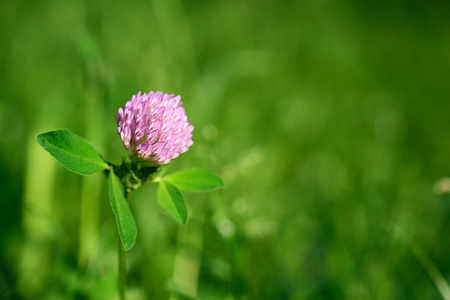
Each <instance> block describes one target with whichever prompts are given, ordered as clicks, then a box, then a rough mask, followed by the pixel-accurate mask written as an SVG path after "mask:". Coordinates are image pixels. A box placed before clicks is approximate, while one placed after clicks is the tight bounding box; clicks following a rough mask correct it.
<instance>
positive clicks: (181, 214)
mask: <svg viewBox="0 0 450 300" xmlns="http://www.w3.org/2000/svg"><path fill="white" fill-rule="evenodd" d="M158 203H159V205H160V206H161V208H162V209H164V210H165V211H166V212H167V213H168V214H169V215H171V216H172V217H173V218H174V219H175V220H177V221H178V223H180V224H181V225H186V220H187V210H186V203H185V202H184V199H183V196H182V195H181V193H180V191H179V190H178V189H177V188H176V187H175V186H173V185H172V184H170V183H168V182H165V181H164V180H161V181H160V182H159V186H158Z"/></svg>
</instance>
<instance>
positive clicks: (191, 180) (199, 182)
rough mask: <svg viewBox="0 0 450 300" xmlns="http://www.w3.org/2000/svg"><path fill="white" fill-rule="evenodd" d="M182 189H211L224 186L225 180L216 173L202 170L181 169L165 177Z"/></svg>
mask: <svg viewBox="0 0 450 300" xmlns="http://www.w3.org/2000/svg"><path fill="white" fill-rule="evenodd" d="M163 180H164V181H166V182H169V183H171V184H173V185H174V186H176V187H177V188H179V189H180V190H182V191H191V192H198V191H210V190H213V189H215V188H219V187H223V181H222V179H220V178H219V177H217V176H216V175H214V174H211V173H208V172H205V171H201V170H184V171H179V172H176V173H173V174H170V175H167V176H166V177H164V178H163Z"/></svg>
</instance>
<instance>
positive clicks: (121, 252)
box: [118, 238, 127, 300]
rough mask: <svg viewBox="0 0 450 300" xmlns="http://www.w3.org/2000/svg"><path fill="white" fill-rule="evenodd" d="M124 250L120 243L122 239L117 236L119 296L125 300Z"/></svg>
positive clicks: (125, 273) (125, 271) (125, 272)
mask: <svg viewBox="0 0 450 300" xmlns="http://www.w3.org/2000/svg"><path fill="white" fill-rule="evenodd" d="M125 255H126V252H125V248H124V247H123V245H122V241H121V240H120V238H119V248H118V256H119V280H118V284H119V297H120V299H121V300H125V299H126V297H125V294H126V288H127V270H126V257H125Z"/></svg>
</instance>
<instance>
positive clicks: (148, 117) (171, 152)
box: [116, 91, 194, 165]
mask: <svg viewBox="0 0 450 300" xmlns="http://www.w3.org/2000/svg"><path fill="white" fill-rule="evenodd" d="M180 100H181V97H180V96H175V97H174V94H170V95H169V94H164V93H163V92H156V93H154V92H153V91H151V92H150V93H148V94H143V95H141V92H139V93H138V94H136V95H133V96H132V97H131V100H130V101H128V102H127V103H126V104H125V108H122V107H121V108H119V112H118V113H117V114H116V120H117V125H118V128H117V131H118V133H119V136H120V138H121V139H122V142H123V145H124V146H125V148H126V149H127V150H128V152H130V153H131V155H133V156H134V157H136V158H138V159H140V160H143V161H149V162H153V163H154V164H156V165H164V164H167V163H169V162H170V161H171V160H172V159H174V158H176V157H178V156H179V155H180V154H181V153H184V152H186V151H187V150H188V148H189V146H191V145H192V144H193V142H192V139H191V138H192V130H194V127H193V126H192V125H191V122H190V121H188V119H187V116H186V113H185V112H184V108H183V107H181V105H182V104H183V103H182V102H181V101H180Z"/></svg>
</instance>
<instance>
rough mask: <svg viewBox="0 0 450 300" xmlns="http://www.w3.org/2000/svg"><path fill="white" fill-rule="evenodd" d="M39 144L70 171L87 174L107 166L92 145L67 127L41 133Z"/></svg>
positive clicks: (38, 137) (37, 138)
mask: <svg viewBox="0 0 450 300" xmlns="http://www.w3.org/2000/svg"><path fill="white" fill-rule="evenodd" d="M36 140H37V142H38V143H39V145H41V146H42V148H44V149H45V150H46V151H47V152H48V153H50V154H51V155H52V156H53V157H54V158H55V159H56V160H57V161H58V162H60V163H61V164H62V165H63V166H64V167H66V168H67V169H69V170H70V171H72V172H75V173H78V174H81V175H89V174H92V173H95V172H98V171H101V170H104V169H107V168H109V166H108V164H107V163H106V162H105V161H104V160H103V159H102V157H101V156H100V154H98V153H97V151H96V150H95V149H94V147H92V145H91V144H90V143H89V142H88V141H86V140H85V139H83V138H82V137H80V136H78V135H76V134H75V133H73V132H71V131H69V130H67V129H59V130H54V131H48V132H45V133H41V134H39V135H38V136H37V137H36Z"/></svg>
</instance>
